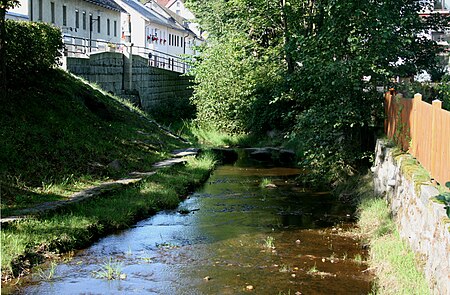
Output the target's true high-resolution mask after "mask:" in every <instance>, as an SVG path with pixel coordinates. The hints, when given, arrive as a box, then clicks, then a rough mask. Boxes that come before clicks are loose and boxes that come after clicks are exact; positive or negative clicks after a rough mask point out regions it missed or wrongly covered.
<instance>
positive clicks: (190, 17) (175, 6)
mask: <svg viewBox="0 0 450 295" xmlns="http://www.w3.org/2000/svg"><path fill="white" fill-rule="evenodd" d="M151 1H153V2H156V3H158V4H159V5H160V6H162V7H164V8H166V9H167V10H169V11H171V12H173V13H174V14H176V15H178V16H180V17H182V18H183V19H184V20H185V25H186V26H187V27H188V28H189V29H190V30H191V31H193V32H194V33H195V34H196V35H197V36H198V37H199V38H200V39H201V35H202V32H201V31H200V29H199V26H198V24H197V23H196V22H195V15H194V14H193V13H192V11H190V10H189V9H188V8H187V7H186V6H185V5H184V2H183V1H182V0H150V2H151Z"/></svg>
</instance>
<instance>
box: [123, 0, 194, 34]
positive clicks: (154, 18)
mask: <svg viewBox="0 0 450 295" xmlns="http://www.w3.org/2000/svg"><path fill="white" fill-rule="evenodd" d="M121 2H123V3H124V4H126V5H127V6H129V7H130V8H132V9H133V10H135V11H137V12H138V13H139V14H140V15H141V16H143V17H144V18H146V19H147V20H148V21H150V22H153V23H157V24H160V25H163V26H167V27H170V28H172V29H176V30H180V31H184V30H186V29H185V28H184V27H183V26H181V25H179V24H177V22H176V21H175V20H174V19H173V18H171V17H169V18H166V17H164V16H162V15H160V14H158V13H156V12H155V11H153V10H151V9H150V8H148V7H146V6H145V5H143V4H142V3H140V2H137V1H135V0H121ZM119 3H120V2H119Z"/></svg>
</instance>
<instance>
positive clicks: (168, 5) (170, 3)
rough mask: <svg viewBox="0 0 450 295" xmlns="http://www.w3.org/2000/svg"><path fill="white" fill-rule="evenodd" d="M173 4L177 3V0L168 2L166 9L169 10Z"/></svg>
mask: <svg viewBox="0 0 450 295" xmlns="http://www.w3.org/2000/svg"><path fill="white" fill-rule="evenodd" d="M175 2H177V0H170V1H169V2H168V3H167V4H166V7H167V8H169V7H170V6H172V5H173V4H174V3H175Z"/></svg>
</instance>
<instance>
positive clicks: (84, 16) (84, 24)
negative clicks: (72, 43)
mask: <svg viewBox="0 0 450 295" xmlns="http://www.w3.org/2000/svg"><path fill="white" fill-rule="evenodd" d="M83 30H86V11H83Z"/></svg>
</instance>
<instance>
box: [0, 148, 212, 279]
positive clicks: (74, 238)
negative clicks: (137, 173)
mask: <svg viewBox="0 0 450 295" xmlns="http://www.w3.org/2000/svg"><path fill="white" fill-rule="evenodd" d="M213 166H214V159H213V158H212V156H211V155H209V154H205V155H204V156H202V157H201V158H199V159H194V158H190V159H189V161H188V163H187V165H186V166H183V167H172V168H166V169H161V170H159V171H158V173H156V174H155V175H152V176H150V177H148V178H147V179H145V181H144V182H142V183H140V184H139V185H136V186H135V187H133V188H131V189H128V190H124V191H120V192H118V193H116V194H112V195H109V196H107V197H102V198H97V199H93V200H90V201H85V202H82V203H79V204H76V205H73V206H71V207H68V208H65V209H64V210H63V211H62V212H59V213H53V214H48V215H46V216H42V217H35V218H31V219H28V220H25V221H20V222H16V223H14V224H12V225H10V226H8V227H7V228H4V229H2V231H1V241H2V247H1V268H2V272H3V273H4V274H6V275H11V274H13V275H14V276H17V275H18V274H19V273H20V271H21V270H20V268H18V267H17V265H20V261H21V260H23V257H25V258H27V257H32V256H33V254H34V253H36V252H37V249H39V250H40V251H41V252H42V251H44V252H45V251H49V252H66V251H69V250H72V249H76V248H80V247H83V246H86V245H88V244H90V243H91V242H92V240H94V239H95V238H96V237H99V236H103V235H106V234H108V233H110V232H113V231H115V230H117V229H123V228H127V227H129V226H131V225H133V224H134V223H135V222H136V221H137V220H139V219H142V218H144V217H147V216H149V215H150V214H152V213H154V212H157V211H159V210H161V209H167V208H175V207H176V206H177V205H178V203H179V201H180V200H181V197H183V196H186V195H187V194H188V192H189V191H190V189H192V188H194V187H195V186H198V185H200V184H201V183H203V181H204V180H206V178H207V177H208V176H209V172H210V171H211V169H212V167H213ZM41 254H42V253H41ZM21 257H22V258H21Z"/></svg>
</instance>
